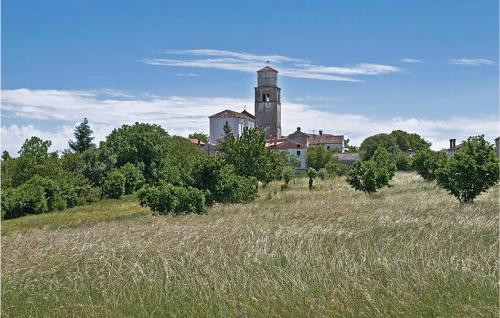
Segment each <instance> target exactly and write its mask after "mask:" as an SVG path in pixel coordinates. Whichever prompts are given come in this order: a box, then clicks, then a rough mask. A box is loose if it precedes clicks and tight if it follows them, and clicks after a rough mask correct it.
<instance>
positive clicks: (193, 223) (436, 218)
mask: <svg viewBox="0 0 500 318" xmlns="http://www.w3.org/2000/svg"><path fill="white" fill-rule="evenodd" d="M392 184H393V186H392V187H390V188H384V189H382V190H381V191H379V192H377V193H375V194H373V195H371V196H368V195H365V194H363V193H360V192H356V191H354V190H353V189H351V188H350V187H349V186H348V185H347V184H346V183H345V181H344V180H342V179H336V180H325V181H321V180H317V181H316V182H315V186H316V188H315V190H314V191H311V192H310V191H308V190H307V180H306V179H297V180H294V181H293V182H292V183H291V187H290V189H289V190H287V191H285V192H281V191H279V186H280V185H279V184H278V183H273V184H271V185H270V186H268V187H267V188H266V189H261V192H260V198H259V199H258V200H257V201H256V202H254V203H251V204H245V205H217V206H215V207H213V208H211V209H209V211H208V214H207V215H185V216H184V215H183V216H176V217H172V216H166V217H163V216H153V215H152V214H151V213H150V212H149V211H148V210H147V209H145V208H141V207H140V206H139V205H138V203H137V201H136V200H135V199H134V198H133V197H130V196H129V197H126V198H124V199H122V200H104V201H101V202H98V203H96V204H94V205H90V206H85V207H79V208H74V209H70V210H66V211H62V212H55V213H47V214H43V215H36V216H29V217H22V218H18V219H13V220H8V221H2V276H3V281H2V283H3V284H2V315H3V316H4V317H28V316H32V317H49V316H59V317H82V316H86V317H179V316H190V317H214V316H218V317H291V316H294V317H331V316H365V317H377V316H379V317H387V316H396V317H397V316H405V317H408V316H410V317H421V316H426V317H428V316H455V317H465V316H496V313H497V301H498V297H499V293H498V289H497V282H498V279H499V275H498V258H497V255H498V234H499V233H498V231H499V230H498V211H499V195H498V193H499V187H498V185H497V186H496V187H494V188H493V189H491V190H490V191H489V192H488V193H485V194H483V195H482V196H480V197H479V198H478V199H477V202H475V203H474V205H473V206H469V207H466V208H463V209H461V208H459V206H458V203H457V201H456V200H455V199H454V198H453V197H452V196H450V195H448V194H447V193H446V192H445V191H444V190H442V189H440V188H438V187H437V186H435V185H434V184H432V183H427V182H425V181H423V179H421V178H420V177H419V176H418V175H416V174H412V173H398V174H397V175H396V177H395V178H394V180H393V181H392Z"/></svg>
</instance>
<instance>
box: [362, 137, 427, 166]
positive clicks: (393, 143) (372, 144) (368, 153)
mask: <svg viewBox="0 0 500 318" xmlns="http://www.w3.org/2000/svg"><path fill="white" fill-rule="evenodd" d="M430 145H431V144H430V143H429V142H427V141H425V140H424V139H423V138H422V137H420V136H419V135H417V134H409V133H407V132H405V131H402V130H394V131H392V132H391V133H390V134H377V135H373V136H370V137H368V138H366V139H365V140H364V141H363V142H362V143H361V145H360V147H359V152H360V154H361V159H363V160H370V159H371V157H372V156H373V155H374V154H375V151H376V150H377V148H379V147H384V148H385V149H386V150H387V151H388V152H389V154H390V157H391V159H392V160H393V161H394V162H396V158H397V156H398V155H399V153H400V152H404V153H407V154H408V153H410V152H414V151H418V150H423V149H429V147H430Z"/></svg>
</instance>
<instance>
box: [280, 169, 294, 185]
mask: <svg viewBox="0 0 500 318" xmlns="http://www.w3.org/2000/svg"><path fill="white" fill-rule="evenodd" d="M294 175H295V169H294V168H293V167H291V166H285V167H284V168H283V172H282V174H281V176H282V178H283V180H284V181H285V184H286V185H287V186H288V183H289V182H290V180H291V179H292V178H293V177H294Z"/></svg>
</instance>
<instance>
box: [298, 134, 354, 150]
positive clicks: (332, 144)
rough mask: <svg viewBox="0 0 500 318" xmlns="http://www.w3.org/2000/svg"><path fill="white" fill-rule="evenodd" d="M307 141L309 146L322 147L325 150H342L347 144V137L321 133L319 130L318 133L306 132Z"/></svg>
mask: <svg viewBox="0 0 500 318" xmlns="http://www.w3.org/2000/svg"><path fill="white" fill-rule="evenodd" d="M308 143H309V146H310V147H317V146H320V147H323V148H325V149H327V150H331V151H336V152H344V150H345V148H346V147H348V146H349V139H345V138H344V135H330V134H323V131H322V130H320V131H319V134H308Z"/></svg>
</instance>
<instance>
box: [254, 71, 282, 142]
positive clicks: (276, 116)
mask: <svg viewBox="0 0 500 318" xmlns="http://www.w3.org/2000/svg"><path fill="white" fill-rule="evenodd" d="M255 125H256V127H257V128H259V129H261V130H262V131H264V132H265V134H266V138H273V137H278V138H279V137H281V88H279V87H278V71H276V70H275V69H273V68H271V67H269V66H266V67H264V68H262V69H260V70H258V71H257V87H255Z"/></svg>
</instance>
